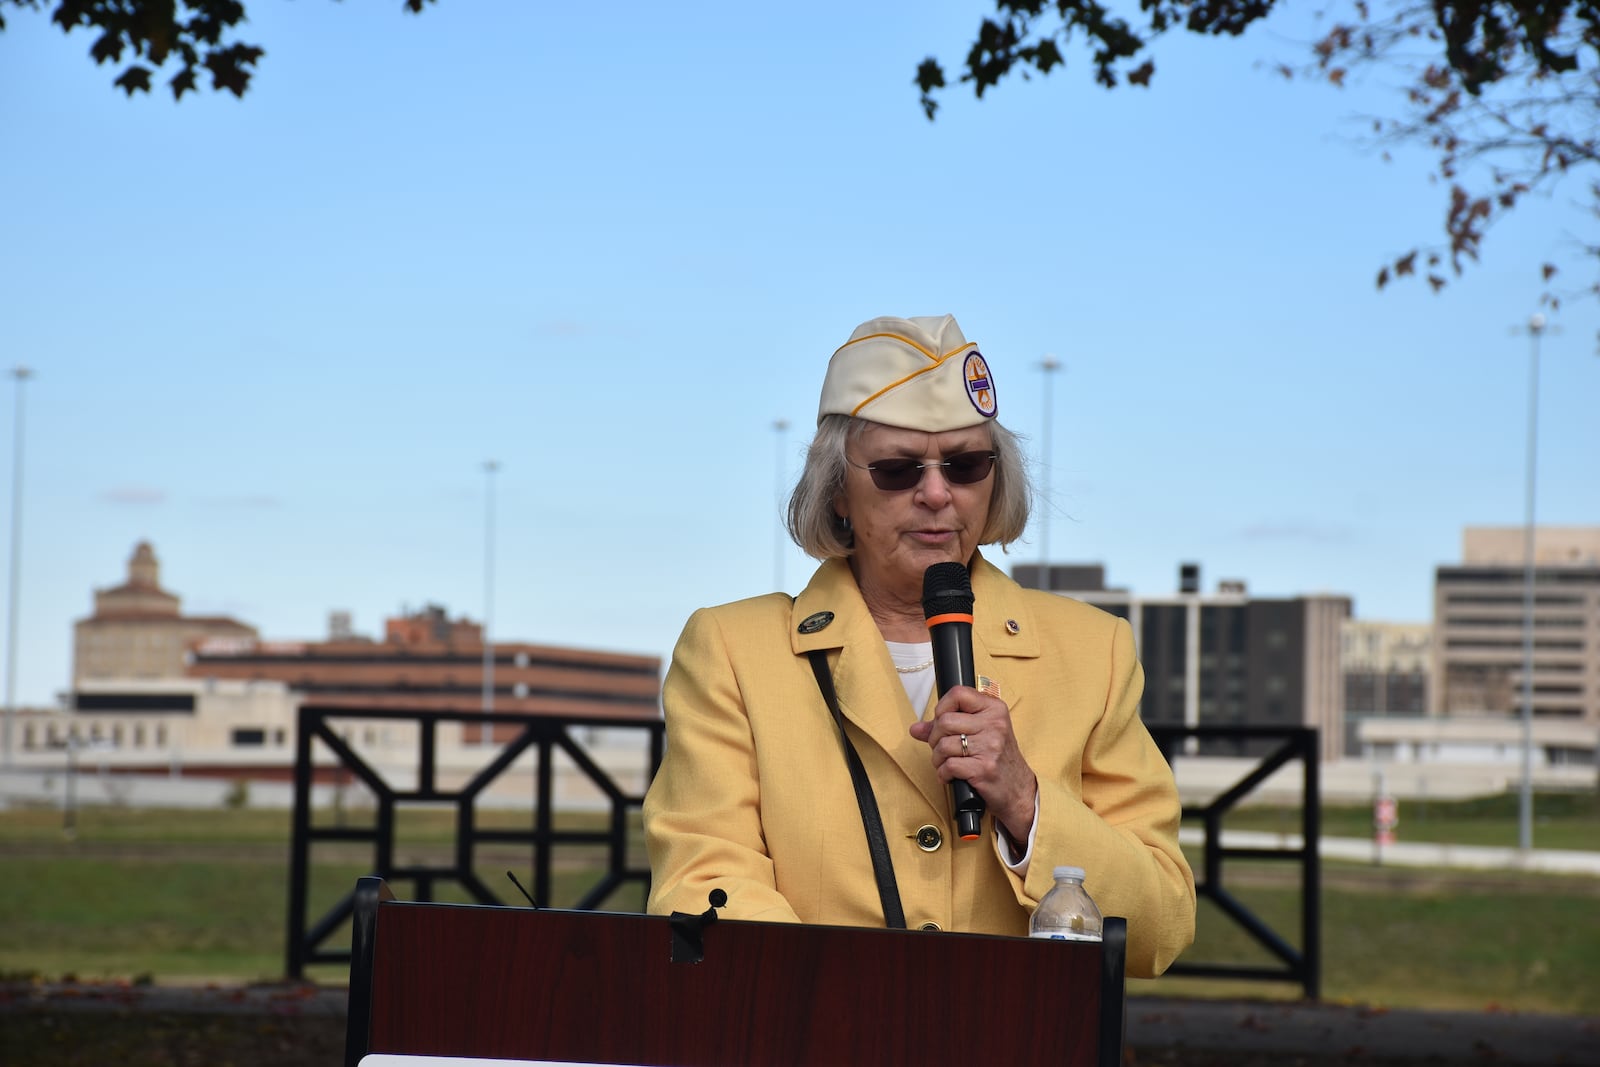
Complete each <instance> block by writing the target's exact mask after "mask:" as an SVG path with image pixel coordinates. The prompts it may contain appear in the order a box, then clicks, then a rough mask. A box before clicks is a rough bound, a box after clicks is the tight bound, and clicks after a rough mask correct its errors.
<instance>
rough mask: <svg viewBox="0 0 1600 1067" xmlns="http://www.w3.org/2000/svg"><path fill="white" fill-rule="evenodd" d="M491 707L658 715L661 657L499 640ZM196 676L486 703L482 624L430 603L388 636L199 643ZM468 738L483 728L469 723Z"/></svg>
mask: <svg viewBox="0 0 1600 1067" xmlns="http://www.w3.org/2000/svg"><path fill="white" fill-rule="evenodd" d="M492 657H493V667H492V681H493V684H492V690H493V706H492V710H493V711H494V712H495V713H497V714H505V715H560V716H567V717H583V718H610V719H640V718H656V717H658V716H659V715H660V707H661V659H660V657H658V656H635V655H627V654H624V653H618V652H596V651H590V650H587V649H577V648H560V647H556V646H552V645H534V644H523V643H516V642H495V643H494V646H493V653H492ZM187 670H188V674H189V675H190V676H191V677H195V678H217V679H237V680H243V681H251V680H257V681H261V680H270V681H278V682H282V683H283V684H285V685H287V686H288V687H289V688H291V689H293V690H294V691H295V692H296V693H298V694H300V696H301V697H302V698H303V700H304V702H305V703H307V704H318V705H323V706H333V707H351V708H353V707H365V708H403V709H408V710H417V711H478V710H480V709H482V708H483V682H484V677H483V676H484V648H483V628H482V627H481V626H479V625H478V624H477V623H474V622H470V621H468V620H466V619H456V620H451V619H450V618H449V617H448V615H447V614H446V612H445V610H444V609H443V608H441V607H438V606H436V605H428V606H426V607H424V608H423V609H422V610H420V611H418V612H415V613H411V614H406V615H402V616H400V617H397V618H393V619H389V620H387V621H386V622H385V624H384V640H383V641H381V642H380V641H373V640H370V639H366V638H359V637H342V638H331V639H329V640H326V641H257V640H253V639H238V638H216V639H211V640H207V641H202V642H200V643H199V644H198V645H197V646H196V647H195V650H194V654H193V657H192V659H191V661H190V663H189V666H188V669H187ZM467 733H468V735H469V737H468V739H474V738H476V737H477V728H476V727H471V728H468V730H467Z"/></svg>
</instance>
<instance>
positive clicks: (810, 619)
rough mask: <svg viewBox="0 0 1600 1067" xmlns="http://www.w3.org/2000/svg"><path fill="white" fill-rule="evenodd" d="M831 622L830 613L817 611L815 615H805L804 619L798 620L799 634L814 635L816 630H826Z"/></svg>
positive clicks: (831, 615)
mask: <svg viewBox="0 0 1600 1067" xmlns="http://www.w3.org/2000/svg"><path fill="white" fill-rule="evenodd" d="M832 621H833V612H831V611H819V612H817V613H816V614H815V615H807V616H806V617H805V618H803V619H801V620H800V632H801V633H803V634H814V633H816V632H817V631H818V630H825V629H827V628H828V624H829V623H830V622H832Z"/></svg>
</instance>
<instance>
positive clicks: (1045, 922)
mask: <svg viewBox="0 0 1600 1067" xmlns="http://www.w3.org/2000/svg"><path fill="white" fill-rule="evenodd" d="M1055 876H1056V885H1055V888H1054V889H1052V890H1050V892H1048V893H1046V894H1045V895H1044V899H1043V900H1041V901H1039V906H1038V907H1037V908H1035V909H1033V917H1032V918H1031V919H1029V920H1028V936H1029V937H1042V938H1045V939H1046V940H1049V941H1098V940H1100V929H1101V919H1100V909H1099V908H1097V907H1095V905H1094V901H1092V900H1090V899H1089V892H1088V890H1086V889H1084V888H1083V868H1082V867H1057V868H1056V869H1055Z"/></svg>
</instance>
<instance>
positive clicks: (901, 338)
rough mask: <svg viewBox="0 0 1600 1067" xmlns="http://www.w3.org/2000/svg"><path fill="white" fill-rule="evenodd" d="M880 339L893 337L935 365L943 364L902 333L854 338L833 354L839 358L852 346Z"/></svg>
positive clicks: (874, 334)
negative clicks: (839, 355) (841, 353)
mask: <svg viewBox="0 0 1600 1067" xmlns="http://www.w3.org/2000/svg"><path fill="white" fill-rule="evenodd" d="M879 337H892V338H894V339H895V340H896V341H900V342H903V343H905V344H907V345H909V346H911V347H912V348H915V349H916V350H917V351H918V352H921V353H922V354H923V355H925V356H927V357H928V358H929V359H931V360H933V361H934V362H935V363H941V362H943V361H942V360H941V359H940V358H939V357H938V356H936V355H934V354H933V353H932V352H929V351H928V350H927V349H926V348H923V347H922V346H921V345H919V344H917V342H915V341H913V340H912V339H911V338H909V337H907V336H906V335H905V334H900V333H869V334H867V335H866V336H865V337H852V338H851V339H850V340H848V341H846V342H845V343H844V344H842V345H840V346H839V347H838V348H836V349H834V350H833V354H834V355H835V356H837V355H838V354H839V353H840V352H843V351H844V350H845V349H847V348H849V347H850V346H851V345H858V344H860V343H861V342H862V341H871V340H874V339H875V338H879Z"/></svg>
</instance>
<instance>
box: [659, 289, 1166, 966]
mask: <svg viewBox="0 0 1600 1067" xmlns="http://www.w3.org/2000/svg"><path fill="white" fill-rule="evenodd" d="M996 410H997V404H996V396H995V387H994V381H993V378H992V376H991V375H990V372H989V368H988V366H987V364H986V363H985V360H984V358H983V356H982V355H981V354H980V353H979V352H978V349H977V347H976V346H975V345H974V344H973V343H971V342H968V341H967V340H966V339H965V338H963V337H962V334H961V330H960V328H959V327H958V326H957V325H956V321H955V319H954V318H952V317H950V316H945V317H943V318H912V319H898V318H881V319H874V320H872V321H870V322H867V323H865V324H863V325H862V326H860V327H859V328H857V329H856V331H855V332H854V333H853V334H852V335H851V337H850V340H849V341H848V342H847V343H846V344H845V345H844V346H843V347H841V348H840V349H839V350H838V351H837V352H835V353H834V354H833V358H832V360H831V361H830V363H829V365H828V373H827V378H826V380H825V381H824V382H823V386H822V402H821V405H820V407H819V409H818V419H817V433H816V437H815V439H814V440H813V441H812V443H811V447H810V450H809V453H808V455H807V457H806V467H805V472H804V473H803V474H802V475H801V477H800V481H799V484H798V485H797V486H796V488H795V491H794V495H793V497H792V499H791V500H790V504H789V532H790V534H791V536H793V537H794V539H795V541H796V542H797V543H798V544H799V545H800V546H801V547H802V548H803V549H805V551H806V552H807V553H808V554H810V555H812V556H814V557H816V558H818V559H821V560H822V561H823V563H822V566H820V567H819V568H818V569H817V571H816V573H815V574H814V575H813V576H812V578H811V582H810V584H809V585H807V586H806V588H805V591H804V592H802V593H801V594H800V596H799V597H798V598H793V599H791V598H790V597H789V596H787V595H785V594H782V593H773V594H770V595H767V596H762V597H756V598H754V599H751V600H743V601H739V602H737V603H733V604H725V605H723V606H721V607H716V608H706V609H702V610H700V611H698V612H696V613H695V614H694V615H693V616H692V617H691V618H690V619H689V622H688V624H687V625H686V626H685V627H684V631H683V635H682V637H681V638H680V639H679V642H678V646H677V649H676V651H675V652H674V653H673V658H672V666H671V669H670V670H669V672H668V674H667V680H666V684H665V687H664V689H663V693H662V702H663V705H664V708H665V713H666V720H667V748H666V755H665V758H664V759H663V762H662V764H661V769H660V772H659V773H658V774H657V776H656V778H655V781H654V783H653V785H652V786H651V788H650V792H649V795H648V796H647V798H646V800H645V805H644V816H645V834H646V839H647V842H648V846H649V850H650V862H651V869H652V876H653V885H652V890H651V894H650V902H649V908H650V910H651V911H653V912H669V911H674V910H677V911H688V912H698V911H702V910H704V909H705V907H706V901H707V897H708V893H709V891H710V890H712V889H716V888H720V889H722V890H725V891H726V892H727V895H728V900H727V906H726V909H725V910H724V911H723V913H722V914H723V915H724V916H725V917H727V918H734V919H753V920H762V921H788V922H796V921H798V922H809V923H826V924H832V925H849V926H883V925H885V923H886V917H885V913H886V910H887V911H891V912H892V911H893V910H894V904H895V902H896V901H897V902H898V905H899V906H900V908H901V909H902V910H903V915H904V922H905V925H907V926H909V927H911V928H913V929H924V930H950V931H966V932H977V933H987V934H1007V935H1018V936H1020V935H1025V934H1026V933H1027V932H1028V917H1029V915H1030V914H1031V912H1032V911H1033V908H1034V907H1035V906H1036V905H1037V904H1038V902H1039V900H1040V898H1041V897H1043V896H1044V895H1045V893H1047V892H1048V891H1049V890H1050V888H1051V886H1052V884H1053V881H1052V868H1053V867H1055V866H1057V865H1061V864H1068V865H1072V866H1079V867H1083V868H1085V869H1086V870H1087V871H1088V879H1087V882H1086V885H1087V888H1088V889H1089V892H1090V893H1091V895H1093V897H1094V898H1095V901H1096V902H1097V903H1098V904H1099V906H1100V909H1101V911H1102V912H1103V913H1104V914H1106V915H1120V916H1124V917H1126V918H1127V920H1128V970H1129V973H1130V974H1134V975H1140V976H1152V975H1156V974H1159V973H1161V971H1163V970H1164V969H1165V968H1166V967H1167V965H1168V964H1169V963H1171V962H1172V960H1173V959H1174V958H1175V957H1176V956H1177V955H1178V953H1179V952H1181V951H1182V950H1183V948H1184V947H1185V946H1187V945H1188V944H1189V942H1190V941H1191V940H1192V938H1193V936H1194V915H1195V891H1194V876H1193V874H1192V873H1191V872H1190V870H1189V866H1188V864H1187V863H1186V862H1185V860H1184V858H1183V854H1182V853H1181V852H1180V851H1179V849H1178V836H1177V835H1178V820H1179V813H1180V808H1179V802H1178V796H1177V790H1176V788H1175V786H1174V784H1173V780H1172V773H1171V771H1170V769H1169V768H1168V767H1167V764H1166V761H1165V760H1164V759H1163V758H1162V756H1161V753H1160V751H1159V750H1158V749H1157V748H1156V747H1155V745H1154V743H1153V742H1152V741H1151V739H1150V736H1149V734H1148V733H1147V732H1146V731H1145V728H1144V725H1143V723H1141V722H1140V720H1139V716H1138V703H1139V695H1140V692H1141V689H1142V686H1143V673H1142V671H1141V670H1140V667H1139V664H1138V661H1137V659H1136V658H1135V655H1134V648H1133V633H1132V631H1131V629H1130V628H1129V626H1128V624H1127V622H1126V621H1124V620H1121V619H1118V618H1115V617H1113V616H1111V615H1107V614H1105V613H1103V612H1101V611H1099V610H1097V609H1095V608H1092V607H1089V606H1087V605H1084V604H1081V603H1078V602H1076V601H1073V600H1068V599H1066V598H1064V597H1060V596H1055V595H1052V594H1049V593H1044V592H1037V591H1030V590H1025V589H1022V588H1021V587H1020V586H1018V585H1017V584H1016V583H1014V582H1012V581H1011V580H1010V579H1009V578H1007V577H1006V576H1005V575H1004V574H1002V573H1001V572H1000V571H999V570H997V569H996V568H995V567H994V566H993V565H991V564H990V563H988V562H987V561H986V560H985V559H984V558H983V556H982V555H981V554H980V553H979V551H978V546H979V545H986V544H1000V545H1006V544H1009V543H1011V542H1012V541H1015V540H1016V539H1017V538H1018V537H1020V536H1021V535H1022V532H1023V528H1024V527H1025V526H1026V524H1027V518H1028V484H1027V479H1026V475H1025V474H1024V472H1023V464H1022V456H1021V453H1020V449H1019V448H1018V445H1017V439H1016V438H1015V437H1014V436H1013V435H1012V434H1011V433H1010V432H1008V431H1007V430H1006V429H1004V428H1003V427H1002V426H1001V425H1000V424H999V423H998V422H997V421H995V414H996ZM948 562H958V563H962V564H965V565H967V566H968V567H969V568H970V570H971V581H972V592H973V597H974V601H975V605H974V608H973V619H974V622H973V626H972V644H973V659H974V667H975V671H976V674H977V682H978V685H977V686H976V687H967V686H954V687H952V688H950V689H949V691H948V692H947V693H946V694H945V695H944V696H943V697H942V698H938V699H936V694H935V692H934V673H935V672H934V670H933V656H932V651H931V645H930V641H929V629H928V623H927V621H926V618H925V615H924V610H923V605H922V594H923V575H924V572H925V571H926V570H927V569H928V567H930V566H931V565H933V564H936V563H948ZM830 689H831V690H832V691H833V693H836V706H837V713H836V715H834V714H830V704H829V700H828V698H827V696H826V695H825V693H826V692H827V691H828V690H830ZM841 729H842V730H843V732H844V736H843V737H841V736H840V730H841ZM850 749H853V750H854V753H855V754H856V756H855V757H852V756H851V755H850V753H849V750H850ZM852 758H859V762H860V765H861V766H862V767H863V768H864V770H865V772H866V773H865V778H866V779H867V780H868V782H869V783H870V788H869V789H868V792H869V793H870V798H868V801H869V802H863V803H861V804H860V805H859V806H858V800H857V793H856V790H855V787H854V785H853V782H852V772H851V769H850V767H849V765H848V761H849V760H850V759H852ZM955 779H961V780H964V781H966V782H967V783H969V784H970V786H971V788H972V789H973V790H974V791H975V792H976V793H977V794H978V795H979V796H980V797H981V798H982V800H983V802H984V804H985V806H986V808H987V815H986V816H985V824H986V827H987V829H986V830H985V832H984V833H983V834H982V835H981V836H980V837H979V838H978V839H976V840H962V839H961V838H960V837H959V836H958V835H957V834H956V832H955V826H954V823H953V822H952V821H951V799H950V782H951V781H952V780H955ZM874 805H875V807H876V810H877V813H878V816H879V818H880V819H881V825H882V829H883V833H882V838H881V840H882V841H883V842H885V843H886V844H887V860H888V862H887V863H886V864H885V863H881V862H880V863H879V868H880V869H881V868H887V869H888V870H889V872H890V873H889V878H890V880H891V884H890V885H889V886H888V887H887V891H885V887H884V886H883V885H882V876H881V875H875V867H874V859H873V856H872V854H871V853H870V851H869V847H870V842H869V834H868V831H867V830H866V829H864V822H865V821H869V820H868V819H867V818H866V817H865V815H864V813H865V812H866V810H867V809H868V808H869V807H871V806H874ZM897 919H898V916H891V918H890V922H891V924H892V925H899V922H898V921H895V920H897Z"/></svg>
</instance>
